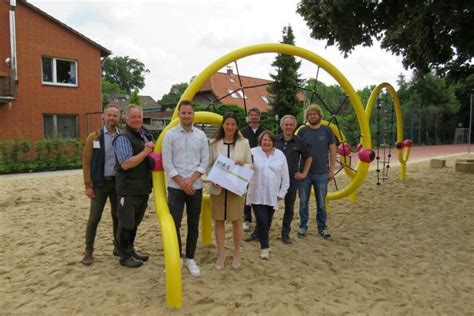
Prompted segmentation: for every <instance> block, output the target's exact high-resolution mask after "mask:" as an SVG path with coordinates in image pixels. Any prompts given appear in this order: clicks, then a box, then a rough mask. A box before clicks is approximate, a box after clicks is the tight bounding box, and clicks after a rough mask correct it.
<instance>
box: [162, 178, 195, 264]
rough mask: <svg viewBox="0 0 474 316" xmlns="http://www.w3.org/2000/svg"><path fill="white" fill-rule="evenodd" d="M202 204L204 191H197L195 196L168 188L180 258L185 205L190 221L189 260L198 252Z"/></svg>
mask: <svg viewBox="0 0 474 316" xmlns="http://www.w3.org/2000/svg"><path fill="white" fill-rule="evenodd" d="M201 202H202V189H199V190H196V194H194V195H187V194H186V193H185V192H184V191H183V190H179V189H175V188H170V187H168V205H169V208H170V213H171V216H172V217H173V220H174V224H175V226H176V234H177V235H178V243H179V254H180V256H182V251H181V248H182V243H181V234H180V230H181V221H182V219H183V211H184V205H185V204H186V216H187V220H188V233H187V235H186V258H188V259H194V254H195V252H196V244H197V241H198V237H199V218H200V216H201Z"/></svg>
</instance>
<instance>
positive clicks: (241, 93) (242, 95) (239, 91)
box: [237, 90, 248, 100]
mask: <svg viewBox="0 0 474 316" xmlns="http://www.w3.org/2000/svg"><path fill="white" fill-rule="evenodd" d="M237 93H238V94H239V95H240V97H241V98H242V99H243V98H244V93H243V92H242V90H237ZM247 99H248V97H247V95H245V100H247Z"/></svg>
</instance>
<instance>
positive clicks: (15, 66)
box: [10, 0, 18, 94]
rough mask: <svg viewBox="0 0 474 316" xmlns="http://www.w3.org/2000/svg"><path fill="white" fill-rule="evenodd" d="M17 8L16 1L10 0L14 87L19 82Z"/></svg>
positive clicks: (12, 77) (11, 65) (11, 72)
mask: <svg viewBox="0 0 474 316" xmlns="http://www.w3.org/2000/svg"><path fill="white" fill-rule="evenodd" d="M15 8H16V0H10V50H11V61H10V62H11V64H10V67H11V71H10V76H11V80H12V84H14V85H16V82H17V80H18V72H17V64H16V28H15ZM15 90H16V89H15ZM15 92H16V91H15ZM15 94H16V93H15Z"/></svg>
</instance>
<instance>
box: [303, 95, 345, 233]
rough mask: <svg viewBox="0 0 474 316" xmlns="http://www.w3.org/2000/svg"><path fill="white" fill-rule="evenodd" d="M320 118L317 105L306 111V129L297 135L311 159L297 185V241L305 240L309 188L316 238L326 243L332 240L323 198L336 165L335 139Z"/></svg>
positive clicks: (319, 110) (321, 115)
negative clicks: (302, 238)
mask: <svg viewBox="0 0 474 316" xmlns="http://www.w3.org/2000/svg"><path fill="white" fill-rule="evenodd" d="M322 118H323V114H322V112H321V109H320V108H319V106H317V105H314V104H312V105H310V106H308V107H307V108H306V111H305V119H306V120H307V121H308V123H309V126H305V127H303V128H301V129H300V130H299V131H298V136H299V137H300V138H301V139H302V140H303V141H304V142H305V143H306V146H308V149H309V152H310V154H311V157H312V159H313V160H312V163H311V168H310V170H309V173H308V175H307V176H306V177H305V178H304V179H302V180H301V181H300V183H299V193H300V229H299V231H298V237H304V236H305V235H306V231H307V230H308V218H309V215H308V204H309V196H310V194H311V186H313V188H314V193H315V195H316V206H317V211H316V224H317V226H318V231H319V234H320V235H321V236H322V237H323V238H324V239H327V238H329V237H331V235H330V234H329V230H328V228H327V225H326V220H327V214H326V206H325V203H326V195H327V193H328V181H329V180H330V179H333V178H334V168H335V165H336V139H335V137H334V134H333V132H332V130H331V128H330V127H328V126H323V125H321V120H322Z"/></svg>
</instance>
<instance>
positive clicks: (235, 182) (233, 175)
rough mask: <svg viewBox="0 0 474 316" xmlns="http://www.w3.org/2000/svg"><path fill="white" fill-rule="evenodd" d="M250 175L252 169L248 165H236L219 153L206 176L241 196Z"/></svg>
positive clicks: (245, 189)
mask: <svg viewBox="0 0 474 316" xmlns="http://www.w3.org/2000/svg"><path fill="white" fill-rule="evenodd" d="M252 175H253V170H252V169H250V168H249V167H245V166H239V165H236V164H235V162H234V161H233V160H232V159H229V158H227V157H226V156H223V155H219V156H218V157H217V159H216V162H215V163H214V165H213V166H212V169H211V171H210V172H209V174H208V175H207V178H208V179H209V181H212V182H214V183H216V184H218V185H220V186H221V187H223V188H225V189H227V190H229V191H231V192H233V193H235V194H237V195H239V196H242V195H244V193H245V192H247V185H248V184H249V181H250V179H251V178H252Z"/></svg>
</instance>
